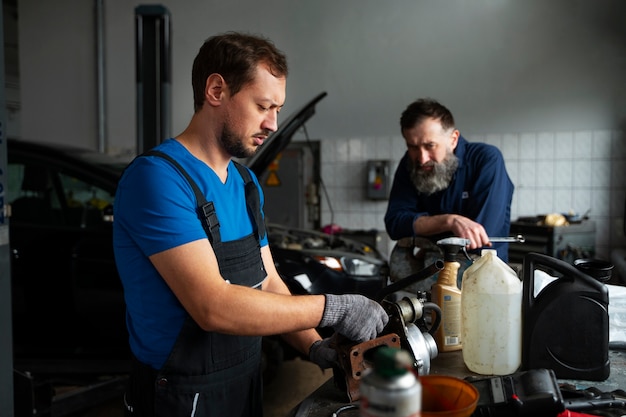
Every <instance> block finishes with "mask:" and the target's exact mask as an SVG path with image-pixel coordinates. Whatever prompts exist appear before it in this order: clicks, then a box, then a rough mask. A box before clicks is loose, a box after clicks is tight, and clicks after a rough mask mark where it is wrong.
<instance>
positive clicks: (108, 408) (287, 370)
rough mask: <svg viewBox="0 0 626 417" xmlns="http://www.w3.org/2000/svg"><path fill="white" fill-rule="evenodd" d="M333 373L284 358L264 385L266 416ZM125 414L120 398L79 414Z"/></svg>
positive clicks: (280, 412)
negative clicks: (275, 372)
mask: <svg viewBox="0 0 626 417" xmlns="http://www.w3.org/2000/svg"><path fill="white" fill-rule="evenodd" d="M332 376H333V373H332V370H326V371H324V372H322V371H321V370H320V369H319V368H318V367H317V365H314V364H312V363H311V362H308V361H305V360H301V359H294V360H289V361H285V362H284V363H283V365H282V366H281V368H280V369H279V371H278V374H277V376H276V379H274V380H273V381H271V383H269V384H268V385H267V386H266V387H265V399H264V404H263V411H264V414H265V417H284V416H286V415H287V413H288V412H289V411H290V410H291V409H293V408H294V407H295V406H296V405H297V404H298V403H300V401H302V400H303V399H304V398H306V397H307V396H308V395H309V394H310V393H312V392H313V391H315V390H316V389H317V388H318V387H319V386H320V385H322V384H323V383H324V382H326V381H327V380H328V379H329V378H332ZM123 415H124V413H123V410H122V403H121V400H114V401H112V402H110V403H107V404H105V405H103V406H100V407H98V408H96V409H93V410H91V411H89V412H87V413H84V414H82V415H81V416H80V417H122V416H123ZM76 417H78V416H76Z"/></svg>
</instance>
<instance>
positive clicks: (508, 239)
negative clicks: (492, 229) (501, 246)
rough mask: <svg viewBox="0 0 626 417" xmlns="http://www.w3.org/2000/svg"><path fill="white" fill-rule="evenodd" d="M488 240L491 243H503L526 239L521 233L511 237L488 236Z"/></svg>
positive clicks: (521, 241)
mask: <svg viewBox="0 0 626 417" xmlns="http://www.w3.org/2000/svg"><path fill="white" fill-rule="evenodd" d="M489 241H490V242H491V243H505V242H516V243H524V242H525V241H526V239H525V238H524V236H522V235H517V236H511V237H490V238H489Z"/></svg>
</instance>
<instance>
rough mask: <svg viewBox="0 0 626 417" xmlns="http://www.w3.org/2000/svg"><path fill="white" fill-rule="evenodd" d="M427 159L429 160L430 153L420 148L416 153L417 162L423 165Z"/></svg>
mask: <svg viewBox="0 0 626 417" xmlns="http://www.w3.org/2000/svg"><path fill="white" fill-rule="evenodd" d="M428 161H430V153H429V152H428V151H427V150H425V149H420V150H419V152H418V154H417V162H419V163H420V164H421V165H424V164H425V163H426V162H428Z"/></svg>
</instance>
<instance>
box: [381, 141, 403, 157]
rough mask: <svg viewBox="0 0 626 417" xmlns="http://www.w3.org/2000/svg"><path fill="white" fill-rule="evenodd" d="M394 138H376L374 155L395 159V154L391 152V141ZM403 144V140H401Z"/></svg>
mask: <svg viewBox="0 0 626 417" xmlns="http://www.w3.org/2000/svg"><path fill="white" fill-rule="evenodd" d="M395 140H396V139H394V138H388V137H387V138H377V139H376V144H375V146H376V155H378V157H377V158H376V159H396V156H395V155H394V154H393V142H394V141H395ZM403 145H404V141H403Z"/></svg>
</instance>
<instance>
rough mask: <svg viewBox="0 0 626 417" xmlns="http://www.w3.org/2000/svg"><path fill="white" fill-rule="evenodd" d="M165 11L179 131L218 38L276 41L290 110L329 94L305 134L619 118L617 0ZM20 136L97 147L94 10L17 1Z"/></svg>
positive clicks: (623, 96)
mask: <svg viewBox="0 0 626 417" xmlns="http://www.w3.org/2000/svg"><path fill="white" fill-rule="evenodd" d="M139 4H142V3H141V2H136V1H128V0H104V9H105V49H106V83H107V87H106V100H107V103H108V105H107V117H108V120H107V124H106V127H107V133H108V142H109V143H110V145H111V150H112V151H118V150H119V149H124V148H128V147H132V146H134V134H135V107H134V106H135V97H134V7H135V6H136V5H139ZM160 4H163V5H164V6H166V7H167V8H168V9H169V10H170V11H171V14H172V25H173V26H172V32H173V33H172V39H173V59H174V64H173V74H174V79H173V108H174V112H173V115H172V119H173V129H174V132H172V133H176V132H179V131H181V130H182V129H183V128H184V127H185V125H186V123H187V121H188V120H189V117H190V115H191V112H192V99H191V97H192V94H191V88H190V67H191V61H192V60H193V57H194V55H195V53H196V51H197V50H198V48H199V46H200V45H201V43H202V41H203V40H204V39H205V38H206V37H208V36H210V35H212V34H215V33H218V32H222V31H226V30H246V31H250V32H256V33H262V34H265V35H267V36H269V37H270V38H272V39H273V40H274V41H275V42H276V44H277V45H278V46H279V47H280V48H281V49H282V50H284V51H285V52H286V53H287V54H288V57H289V62H290V65H291V76H290V79H289V84H288V97H287V99H288V103H287V107H286V108H285V111H286V112H288V111H289V109H290V108H293V107H290V106H299V105H300V104H301V103H303V102H305V101H306V100H308V99H309V98H310V97H312V96H313V95H315V94H316V93H318V92H319V91H322V90H325V91H328V93H329V96H328V98H327V101H326V103H325V105H324V106H321V107H320V111H319V117H316V118H315V119H314V120H313V122H312V123H311V129H310V131H311V132H312V133H313V134H315V135H316V136H318V137H321V138H333V137H346V136H351V137H359V136H363V135H368V136H372V135H388V134H391V133H394V132H396V130H397V119H398V116H399V113H400V112H401V110H402V109H403V108H404V107H405V105H406V104H407V103H408V102H409V101H410V100H412V99H414V98H416V97H418V96H424V95H429V96H433V97H436V98H438V99H440V100H441V101H442V102H444V103H446V104H447V105H448V106H449V107H450V108H451V109H453V111H454V113H455V115H456V117H457V119H458V123H459V125H460V126H461V127H462V128H463V129H464V130H471V131H476V132H482V133H485V132H500V133H506V132H523V131H545V130H555V129H563V128H568V129H598V128H615V127H617V126H620V124H622V123H624V122H625V120H624V119H625V118H626V115H625V114H624V109H625V108H626V82H625V81H624V74H626V25H625V24H624V23H626V22H625V20H626V18H625V17H624V16H626V2H624V1H621V0H578V1H575V0H550V1H545V0H525V1H519V0H498V1H494V0H472V1H466V0H444V1H437V2H435V1H428V0H394V1H390V2H380V1H377V0H352V1H347V0H344V1H336V0H318V1H308V2H305V1H291V0H269V1H265V2H254V1H241V2H223V1H214V0H185V1H181V0H178V1H172V0H169V1H162V2H160ZM18 6H19V23H20V24H19V43H20V52H19V58H20V66H21V68H20V71H21V83H20V89H21V100H22V111H21V115H20V117H21V132H20V133H21V135H22V136H24V137H32V138H42V139H43V140H52V141H61V142H70V143H71V142H83V143H85V144H86V145H89V146H93V145H94V143H95V141H96V139H95V138H96V133H97V132H96V128H95V127H96V108H95V105H96V89H95V29H94V22H95V19H94V1H87V0H59V1H55V2H48V1H44V0H19V2H18Z"/></svg>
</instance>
